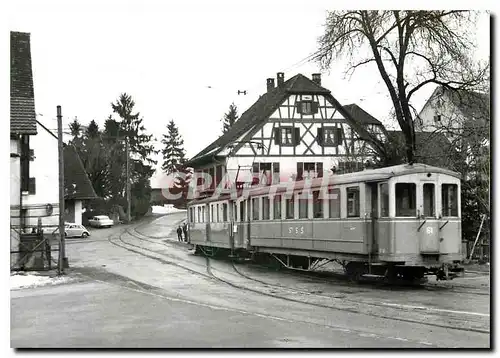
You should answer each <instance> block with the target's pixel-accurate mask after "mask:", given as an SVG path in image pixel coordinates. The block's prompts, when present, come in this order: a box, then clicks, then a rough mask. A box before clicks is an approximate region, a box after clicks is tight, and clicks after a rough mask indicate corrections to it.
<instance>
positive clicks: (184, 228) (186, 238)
mask: <svg viewBox="0 0 500 358" xmlns="http://www.w3.org/2000/svg"><path fill="white" fill-rule="evenodd" d="M187 231H188V228H187V223H184V225H182V232H183V233H184V241H185V242H188V233H187Z"/></svg>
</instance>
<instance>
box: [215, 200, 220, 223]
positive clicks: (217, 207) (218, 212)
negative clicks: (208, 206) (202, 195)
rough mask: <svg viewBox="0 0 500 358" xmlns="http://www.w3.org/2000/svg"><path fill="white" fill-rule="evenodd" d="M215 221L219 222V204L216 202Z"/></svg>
mask: <svg viewBox="0 0 500 358" xmlns="http://www.w3.org/2000/svg"><path fill="white" fill-rule="evenodd" d="M216 212H217V222H220V217H219V204H217V210H216Z"/></svg>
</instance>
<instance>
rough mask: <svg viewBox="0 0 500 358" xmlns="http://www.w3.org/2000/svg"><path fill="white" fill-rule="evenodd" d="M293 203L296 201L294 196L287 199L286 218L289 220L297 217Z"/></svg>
mask: <svg viewBox="0 0 500 358" xmlns="http://www.w3.org/2000/svg"><path fill="white" fill-rule="evenodd" d="M293 201H294V197H293V195H292V196H291V197H290V198H288V199H286V201H285V205H286V208H285V211H286V212H285V214H286V218H287V219H293V218H294V215H295V212H294V211H295V209H294V205H293V204H294V202H293Z"/></svg>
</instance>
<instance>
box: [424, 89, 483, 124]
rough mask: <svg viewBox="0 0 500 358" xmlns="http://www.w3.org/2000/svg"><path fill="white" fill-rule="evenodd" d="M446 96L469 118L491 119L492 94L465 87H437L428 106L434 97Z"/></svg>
mask: <svg viewBox="0 0 500 358" xmlns="http://www.w3.org/2000/svg"><path fill="white" fill-rule="evenodd" d="M438 97H446V98H447V99H448V100H449V101H450V102H451V103H452V104H453V105H454V106H455V108H457V109H458V110H460V112H461V113H462V114H463V115H464V117H466V119H469V120H472V119H474V120H480V121H483V122H489V119H490V95H489V94H487V93H481V92H474V91H468V90H463V89H450V88H448V87H443V86H439V87H436V89H435V90H434V92H433V93H432V95H431V96H430V97H429V99H428V100H427V102H426V104H425V105H424V108H425V106H427V105H428V104H429V103H430V102H431V100H432V99H434V98H438Z"/></svg>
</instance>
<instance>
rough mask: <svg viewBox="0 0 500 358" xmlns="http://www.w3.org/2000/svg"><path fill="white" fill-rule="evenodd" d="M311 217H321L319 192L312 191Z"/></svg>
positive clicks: (321, 202)
mask: <svg viewBox="0 0 500 358" xmlns="http://www.w3.org/2000/svg"><path fill="white" fill-rule="evenodd" d="M313 217H314V218H322V217H323V200H321V198H320V194H319V190H316V191H313Z"/></svg>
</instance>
